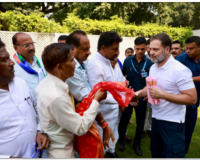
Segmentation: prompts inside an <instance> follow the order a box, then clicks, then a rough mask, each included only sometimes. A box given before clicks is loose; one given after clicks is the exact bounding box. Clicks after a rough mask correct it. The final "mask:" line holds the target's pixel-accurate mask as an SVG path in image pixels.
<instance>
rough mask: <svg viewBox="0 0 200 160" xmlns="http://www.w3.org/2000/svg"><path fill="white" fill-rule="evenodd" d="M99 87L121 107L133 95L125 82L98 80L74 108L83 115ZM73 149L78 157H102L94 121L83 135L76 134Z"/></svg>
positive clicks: (101, 148) (126, 104) (126, 103)
mask: <svg viewBox="0 0 200 160" xmlns="http://www.w3.org/2000/svg"><path fill="white" fill-rule="evenodd" d="M100 88H101V91H104V90H106V91H108V92H110V93H111V94H112V95H113V97H114V99H115V100H116V101H117V102H118V103H119V105H120V106H122V107H127V106H128V105H129V103H130V101H131V99H132V98H133V96H134V92H133V91H132V90H131V89H128V88H127V87H126V82H99V83H98V84H96V85H95V86H94V87H93V88H92V90H91V92H90V94H89V95H88V97H87V98H84V99H83V101H82V102H81V104H80V105H79V107H78V108H77V109H76V112H77V113H79V114H80V115H81V116H83V113H84V112H85V111H86V110H87V109H88V108H89V106H90V104H91V103H92V100H93V99H94V95H95V93H96V92H97V90H99V89H100ZM75 149H76V151H77V152H78V153H79V156H80V158H104V151H103V144H102V141H101V137H100V135H99V132H98V129H97V127H96V125H95V123H94V122H93V124H92V126H91V128H90V129H89V131H88V132H87V133H86V134H85V135H83V136H76V144H75Z"/></svg>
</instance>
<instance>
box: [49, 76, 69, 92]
mask: <svg viewBox="0 0 200 160" xmlns="http://www.w3.org/2000/svg"><path fill="white" fill-rule="evenodd" d="M47 77H49V78H51V79H52V80H53V81H54V83H55V84H56V87H58V88H60V89H62V90H65V91H67V93H69V87H68V85H67V83H65V82H63V81H62V80H61V79H60V78H58V77H56V76H54V75H52V74H50V73H48V75H47Z"/></svg>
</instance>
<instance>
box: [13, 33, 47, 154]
mask: <svg viewBox="0 0 200 160" xmlns="http://www.w3.org/2000/svg"><path fill="white" fill-rule="evenodd" d="M12 43H13V47H14V49H15V51H16V53H14V55H13V58H12V60H13V61H14V62H15V65H14V70H15V76H16V77H20V78H22V79H23V80H25V82H26V83H27V84H28V86H29V89H30V91H31V93H32V95H33V96H34V98H35V93H34V91H35V88H36V87H37V85H38V84H39V82H40V81H41V80H42V79H43V78H44V77H46V74H47V73H46V70H45V69H44V66H43V63H42V60H41V59H40V58H38V57H37V56H36V55H35V45H34V43H35V42H33V40H32V38H31V37H30V36H29V35H28V34H26V33H23V32H18V33H16V34H15V35H14V36H13V37H12ZM41 133H43V132H41ZM45 138H47V137H46V136H45ZM41 156H42V158H48V157H49V156H48V152H47V149H45V150H43V151H42V153H41Z"/></svg>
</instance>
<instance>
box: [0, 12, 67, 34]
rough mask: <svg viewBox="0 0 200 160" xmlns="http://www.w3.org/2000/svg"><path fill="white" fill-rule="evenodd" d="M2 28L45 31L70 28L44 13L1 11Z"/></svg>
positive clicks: (3, 29) (57, 31)
mask: <svg viewBox="0 0 200 160" xmlns="http://www.w3.org/2000/svg"><path fill="white" fill-rule="evenodd" d="M0 30H2V31H24V32H43V33H68V32H69V31H68V28H66V27H64V26H63V27H62V26H60V25H59V24H58V23H56V22H55V21H49V20H48V19H45V18H43V14H42V13H38V14H30V15H27V16H26V15H24V14H22V13H21V12H13V11H6V12H5V13H3V12H0Z"/></svg>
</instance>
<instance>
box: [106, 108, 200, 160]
mask: <svg viewBox="0 0 200 160" xmlns="http://www.w3.org/2000/svg"><path fill="white" fill-rule="evenodd" d="M198 112H199V113H200V107H199V109H198ZM131 120H132V121H133V122H134V124H128V136H129V137H130V138H132V139H133V138H134V136H135V128H136V121H135V112H134V111H133V114H132V117H131ZM132 145H133V141H132V142H125V150H124V151H123V152H121V151H119V150H118V147H116V153H117V155H118V156H119V157H120V158H151V151H150V137H149V135H148V134H147V133H146V134H145V137H144V138H143V139H142V142H141V148H142V151H143V156H137V155H136V154H135V151H134V150H133V149H132ZM105 157H106V158H108V156H107V155H106V156H105ZM186 158H200V114H198V119H197V123H196V126H195V130H194V133H193V136H192V141H191V143H190V148H189V152H188V154H187V155H186Z"/></svg>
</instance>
